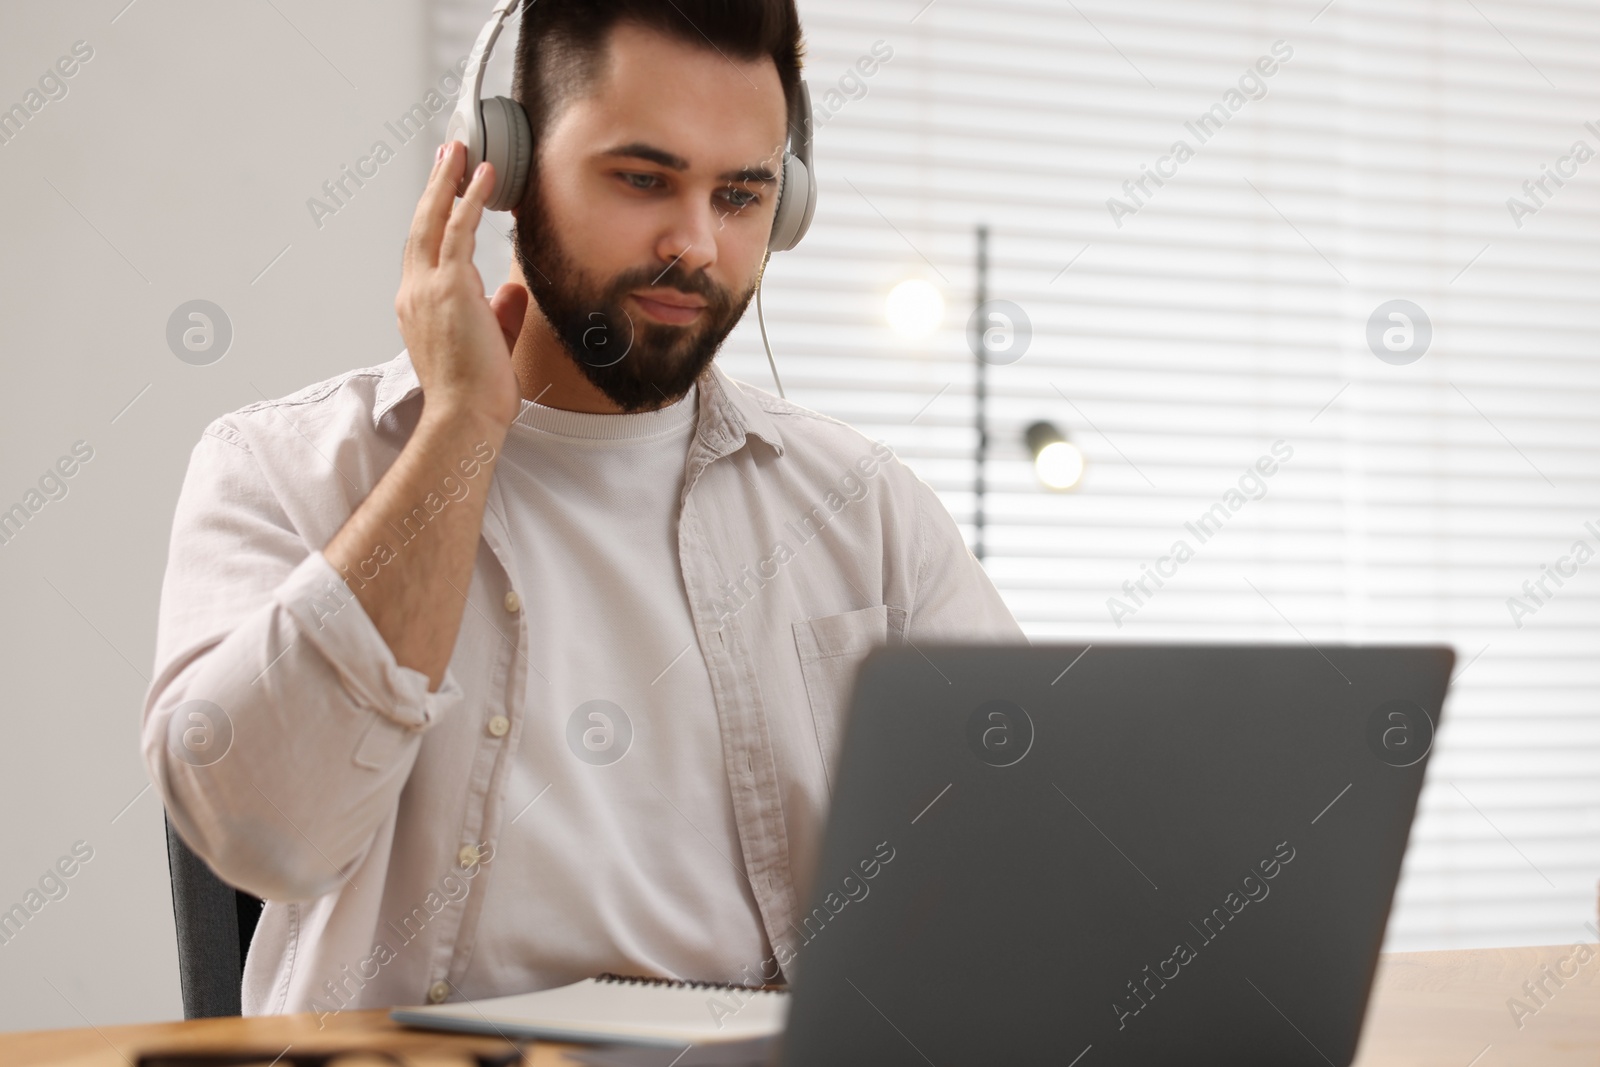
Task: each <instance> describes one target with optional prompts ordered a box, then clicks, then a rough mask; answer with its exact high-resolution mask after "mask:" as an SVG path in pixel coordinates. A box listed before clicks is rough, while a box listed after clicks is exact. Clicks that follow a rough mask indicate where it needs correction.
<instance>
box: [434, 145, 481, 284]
mask: <svg viewBox="0 0 1600 1067" xmlns="http://www.w3.org/2000/svg"><path fill="white" fill-rule="evenodd" d="M493 191H494V164H492V163H480V164H479V165H478V169H477V171H475V172H474V173H473V175H472V181H471V183H470V184H468V186H467V191H466V192H465V193H463V194H462V196H461V203H460V204H457V205H456V208H455V210H454V211H453V212H452V213H451V215H450V221H449V222H448V223H446V224H445V228H444V241H443V242H442V243H441V244H440V246H439V262H441V263H442V262H444V261H446V260H466V261H467V262H469V263H470V262H471V261H472V253H473V249H474V248H476V246H477V241H478V222H479V221H480V220H481V219H482V218H483V205H484V204H485V203H486V202H488V199H489V194H490V193H492V192H493Z"/></svg>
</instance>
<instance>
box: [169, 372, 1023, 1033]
mask: <svg viewBox="0 0 1600 1067" xmlns="http://www.w3.org/2000/svg"><path fill="white" fill-rule="evenodd" d="M697 404H698V421H697V426H696V432H695V436H694V437H693V439H692V440H691V442H690V446H689V451H688V455H687V458H686V461H685V470H684V474H685V477H684V488H683V493H682V497H681V499H680V505H679V517H678V556H679V564H680V567H681V570H682V577H683V582H684V587H685V589H686V590H687V593H688V597H689V601H690V608H691V612H692V615H693V621H694V629H695V634H696V638H697V640H698V643H699V650H700V653H701V654H702V655H703V657H704V659H705V664H706V669H707V671H708V672H709V674H710V677H711V683H712V695H713V698H714V701H715V705H716V709H715V710H716V717H717V721H718V723H719V728H720V731H721V736H722V756H723V759H722V763H723V767H724V770H725V772H726V774H727V780H728V785H729V788H730V791H731V793H732V797H733V807H734V814H735V821H736V824H737V828H738V837H739V844H740V848H741V851H742V855H741V856H738V857H735V859H736V860H737V861H738V862H740V863H741V864H742V867H743V872H744V874H745V876H746V877H747V878H748V879H749V882H750V885H751V888H752V890H753V892H754V895H755V898H756V901H757V904H758V906H759V908H760V912H761V920H762V925H763V927H764V929H765V931H766V934H767V937H768V939H769V941H770V942H771V944H772V945H773V946H774V947H775V948H776V949H777V952H778V956H779V959H780V960H781V959H786V958H789V957H790V956H792V955H793V951H792V950H793V947H795V946H796V945H797V943H798V942H799V940H800V937H799V935H798V934H797V932H796V930H795V928H794V926H793V924H792V921H791V920H792V919H793V918H794V917H795V915H796V913H797V912H798V911H799V910H800V909H801V908H802V907H804V904H805V902H804V901H802V900H800V899H799V894H800V893H801V892H803V891H804V889H803V887H804V884H805V881H806V879H807V877H808V876H809V872H810V867H811V865H812V864H813V863H814V862H815V859H816V856H817V853H818V850H819V848H820V845H821V833H822V829H823V822H824V819H825V817H826V813H827V805H828V796H829V789H830V787H831V784H832V775H833V773H834V770H835V768H836V766H837V758H838V748H839V744H840V741H841V738H842V733H843V725H844V723H843V718H844V716H845V714H846V712H847V711H848V703H849V696H850V684H851V682H852V680H853V677H854V671H855V668H856V665H857V664H858V663H859V661H860V659H861V657H862V656H863V655H864V654H865V653H866V652H867V650H868V649H870V648H871V647H873V646H874V645H876V644H880V643H890V644H901V643H906V642H909V643H913V644H916V643H921V642H925V641H926V642H932V641H951V640H971V641H1007V642H1020V641H1025V640H1026V638H1024V636H1023V634H1022V631H1021V629H1020V628H1019V627H1018V625H1017V623H1016V621H1015V619H1013V617H1012V616H1011V613H1010V612H1009V611H1008V610H1007V608H1006V606H1005V604H1004V603H1003V602H1002V601H1001V599H1000V597H999V594H998V593H996V591H995V589H994V586H993V584H992V583H991V582H990V581H989V579H988V576H987V575H986V574H985V573H984V571H983V568H982V567H981V566H980V565H979V564H978V562H977V561H976V560H975V559H974V558H973V556H972V554H971V552H970V551H969V550H968V549H967V547H966V544H965V542H964V541H963V539H962V537H961V534H960V531H959V530H958V529H957V527H956V525H955V523H954V522H953V521H952V519H951V518H950V516H949V514H948V513H947V512H946V511H945V509H944V507H943V505H942V504H941V503H940V502H939V499H938V497H937V496H936V495H935V494H934V492H933V490H932V489H931V488H930V487H929V486H928V485H927V484H925V483H924V482H922V481H921V480H920V479H918V478H917V477H916V475H914V474H913V473H912V472H911V471H910V469H909V468H907V467H905V466H904V465H903V464H901V463H900V462H899V461H898V460H897V459H895V458H894V457H893V455H892V453H890V451H889V450H888V448H887V447H885V446H884V445H882V444H881V443H877V442H873V441H871V440H869V439H867V438H866V437H865V436H863V435H862V434H860V433H858V432H857V431H855V430H853V429H851V428H850V427H849V426H847V425H845V424H844V423H842V422H839V421H837V420H835V419H831V418H828V417H826V416H823V415H820V414H817V413H816V412H813V411H809V410H807V409H805V408H802V407H799V406H798V405H795V404H792V403H789V402H787V401H784V400H781V399H779V398H777V397H775V396H772V395H770V394H768V393H765V392H763V391H761V390H758V389H755V388H752V387H750V386H747V385H743V384H741V383H737V382H734V381H733V380H731V379H729V378H728V377H727V376H726V375H724V374H723V373H722V372H721V371H720V370H719V369H717V368H716V367H715V366H713V367H711V368H708V369H707V370H706V372H705V373H704V374H703V375H702V376H701V378H700V380H699V390H698V399H697ZM421 406H422V396H421V387H420V385H419V384H418V381H417V377H416V372H415V371H414V370H413V368H412V366H411V361H410V358H409V356H408V355H407V354H405V353H402V354H401V355H400V356H399V357H397V358H396V359H394V360H392V361H390V362H389V363H387V364H384V365H382V366H379V367H372V368H365V369H361V370H356V371H352V372H350V373H348V374H344V375H341V376H339V377H337V378H333V379H330V380H328V381H325V382H321V383H319V384H317V385H313V386H311V387H309V388H307V389H304V390H302V391H301V392H299V393H296V394H294V395H292V396H289V397H285V398H283V399H280V400H273V401H266V402H263V403H259V404H252V405H250V406H249V407H246V408H244V409H242V410H240V411H237V412H234V413H233V414H231V415H227V416H224V417H222V418H220V419H217V420H216V421H215V422H213V423H212V424H211V425H210V426H208V427H207V428H206V431H205V433H204V434H203V435H202V437H201V440H200V442H199V444H197V445H196V446H195V449H194V452H193V455H192V456H191V459H190V465H189V471H188V474H187V476H186V478H185V480H184V485H183V490H182V493H181V494H180V497H179V501H178V507H177V511H176V514H175V516H174V519H173V530H172V542H171V549H170V555H169V560H168V566H167V572H166V577H165V580H164V583H163V587H162V595H161V612H160V624H159V631H158V635H157V643H156V662H155V674H154V679H155V680H154V681H153V682H152V684H151V686H150V690H149V693H148V695H147V697H146V700H145V707H144V726H143V734H142V748H143V754H144V758H145V762H146V764H147V765H148V767H149V769H150V774H151V777H152V779H153V780H154V782H155V785H156V787H157V789H158V790H159V791H160V793H161V796H162V800H163V802H164V803H165V804H166V807H167V811H168V813H169V816H170V818H171V820H172V822H173V825H174V826H175V827H176V828H177V830H178V832H179V834H180V835H181V836H182V837H183V839H184V840H185V841H186V842H188V844H189V845H190V847H191V848H193V849H194V850H195V851H196V852H197V853H198V854H199V855H200V856H202V857H203V858H204V859H205V860H206V862H207V863H209V864H210V865H211V866H212V868H213V869H215V870H216V871H217V873H218V874H220V875H221V876H222V878H223V879H224V880H226V881H228V882H230V883H232V884H233V885H236V886H238V887H240V888H242V889H244V890H246V891H248V892H251V893H254V894H255V895H256V896H259V897H261V898H263V899H264V900H266V901H267V904H266V908H265V910H264V911H263V913H262V917H261V922H260V925H259V926H258V928H257V930H256V934H255V939H254V941H253V942H252V944H251V947H250V955H249V959H248V961H247V963H246V966H245V978H244V989H243V1004H244V1012H245V1014H246V1015H259V1014H268V1013H277V1012H290V1011H320V1012H332V1011H339V1010H343V1009H346V1008H366V1007H376V1006H387V1005H398V1004H415V1003H420V1002H423V1001H430V1000H431V1001H434V1002H438V1001H441V1000H450V999H462V998H464V997H474V998H475V997H481V996H495V995H502V994H509V993H517V992H525V990H522V989H517V988H503V987H501V986H500V984H498V983H497V981H496V977H495V976H494V975H489V976H483V975H479V976H478V981H477V982H476V983H475V988H472V989H463V988H462V987H461V986H460V984H459V983H460V981H461V979H462V977H463V975H464V974H465V973H466V971H467V967H468V964H469V962H470V960H471V957H472V951H473V944H474V938H475V936H476V931H477V929H478V927H479V924H480V919H481V916H482V909H483V906H484V901H485V898H486V896H487V895H488V894H486V893H485V892H484V890H485V888H486V886H487V884H488V883H489V882H490V880H492V879H493V878H494V877H495V870H494V861H493V857H494V847H495V842H496V841H497V840H498V839H500V836H501V834H502V833H505V832H514V830H510V829H509V822H510V820H511V819H512V818H514V817H515V815H516V812H515V811H512V810H509V807H510V805H511V803H512V801H511V798H509V797H508V796H507V795H506V789H505V783H506V781H507V779H508V777H509V774H508V772H509V771H510V769H511V761H512V760H513V759H514V758H515V753H516V751H517V741H518V738H519V736H520V733H521V730H522V727H523V709H524V708H525V707H526V706H527V700H526V691H527V686H528V667H527V664H528V659H527V657H528V653H529V651H530V648H529V641H530V635H529V633H528V632H527V629H526V627H525V625H524V622H523V616H524V614H525V613H523V612H520V611H519V607H520V605H521V602H522V601H523V600H525V599H526V598H528V597H532V596H538V595H539V591H538V590H536V589H521V590H519V589H515V588H513V587H512V582H511V581H510V579H509V577H508V575H509V574H510V573H512V569H511V568H510V567H509V566H508V561H509V559H510V555H509V552H510V549H509V543H510V539H509V537H508V532H507V529H506V524H505V514H506V508H505V504H504V501H503V499H502V498H501V496H500V494H501V492H502V487H501V484H500V482H499V481H498V480H495V479H492V478H491V477H489V476H488V475H486V474H485V469H484V467H483V462H484V461H485V460H487V459H489V458H492V457H493V455H494V451H493V447H492V446H491V445H490V444H489V443H488V442H485V443H484V444H483V445H482V446H480V448H479V450H478V451H477V454H476V455H468V456H463V457H461V458H460V461H459V464H458V469H459V471H460V477H459V478H454V477H453V478H450V479H446V480H445V481H444V482H443V483H441V485H440V486H439V489H438V492H436V493H434V494H431V495H430V496H429V497H428V498H427V499H426V500H425V501H424V502H423V503H422V505H421V506H420V507H419V508H418V509H417V510H416V511H415V512H413V514H412V517H411V518H410V519H407V520H406V522H405V524H404V525H405V529H402V530H396V531H395V534H396V538H395V543H396V544H403V543H405V542H406V541H408V540H410V539H411V538H414V537H416V536H417V534H418V532H419V531H420V530H421V529H422V528H423V527H425V525H426V522H427V520H428V518H429V516H430V514H438V513H439V512H440V511H442V509H443V508H446V507H449V506H450V505H451V504H452V503H453V502H459V501H460V500H463V499H465V498H466V495H467V494H470V493H480V492H481V493H487V494H488V503H487V508H486V510H485V516H484V523H483V531H482V538H481V540H480V542H479V549H478V556H477V561H476V564H475V567H474V571H473V575H472V580H471V582H470V584H469V586H468V587H467V588H466V589H464V590H462V591H461V592H462V593H463V595H464V596H465V597H466V599H467V602H468V604H467V611H466V613H465V618H464V621H463V623H462V629H461V632H460V635H459V637H458V639H457V641H456V645H455V649H454V652H453V654H452V657H451V660H450V664H449V667H448V669H447V671H446V674H445V678H444V681H443V684H442V685H441V686H440V688H439V690H438V691H437V692H429V691H428V680H427V677H426V676H425V675H423V674H422V673H421V672H418V671H415V670H412V669H410V668H407V667H403V666H400V665H399V664H398V663H397V662H396V661H395V659H394V656H393V654H392V653H391V652H390V650H389V648H388V645H387V644H386V643H385V641H384V640H383V638H382V636H381V635H380V634H379V633H378V631H377V629H376V628H375V627H374V626H373V624H372V622H371V620H370V619H369V618H368V617H367V616H366V614H365V612H364V611H363V610H362V608H361V605H360V602H359V601H357V600H356V599H355V597H354V595H353V594H352V592H351V588H352V586H353V585H354V584H355V583H357V582H359V581H362V580H365V579H370V578H372V577H373V576H375V575H376V574H377V573H378V572H379V569H380V568H381V567H382V565H383V563H384V562H385V561H386V560H385V558H384V557H383V556H382V554H378V555H375V556H374V557H373V558H371V559H369V560H367V561H364V562H363V563H362V564H361V565H359V567H358V568H357V569H356V570H353V571H351V572H349V573H344V574H342V573H340V572H339V571H336V570H335V569H334V568H333V566H332V565H331V564H330V563H329V562H328V561H327V559H326V558H325V557H324V556H323V555H322V553H321V551H320V548H321V546H323V545H325V544H327V543H328V541H329V540H331V539H332V537H333V535H334V534H335V533H336V532H338V530H339V528H340V527H341V526H342V525H343V524H344V522H345V520H346V519H347V518H348V517H349V516H350V514H351V513H352V512H353V511H354V510H355V508H356V507H357V506H359V504H360V503H361V502H362V501H363V500H364V499H365V498H366V496H367V494H368V493H369V492H371V490H372V489H373V487H374V486H375V485H376V484H377V482H378V480H379V479H380V478H381V477H382V476H383V474H384V472H385V471H386V470H388V468H389V466H390V464H391V463H393V462H394V460H395V459H396V458H397V457H398V455H399V454H400V451H401V449H402V448H403V447H404V446H405V443H406V441H407V440H408V438H409V437H410V434H411V432H412V430H413V429H414V428H415V426H416V423H417V419H418V416H419V414H420V412H421ZM643 814H644V817H649V813H643ZM662 825H663V832H673V833H676V832H680V831H681V829H682V827H681V825H674V824H672V823H671V822H670V821H668V820H663V824H662ZM581 860H582V857H551V862H573V863H576V862H581ZM495 899H496V902H497V903H496V906H497V907H505V908H511V909H515V908H516V907H517V906H518V905H517V894H516V893H515V891H514V889H513V890H512V891H509V892H507V891H500V892H497V893H496V894H495ZM502 921H504V920H502ZM509 921H511V922H515V921H516V917H515V916H514V915H513V916H511V917H509ZM786 950H787V951H786ZM510 984H511V983H509V982H507V983H506V985H510Z"/></svg>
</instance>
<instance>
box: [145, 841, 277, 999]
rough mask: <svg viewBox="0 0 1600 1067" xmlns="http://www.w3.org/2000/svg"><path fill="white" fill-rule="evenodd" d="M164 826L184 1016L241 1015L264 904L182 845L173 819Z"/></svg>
mask: <svg viewBox="0 0 1600 1067" xmlns="http://www.w3.org/2000/svg"><path fill="white" fill-rule="evenodd" d="M166 824H167V868H168V870H170V871H171V873H172V915H173V918H174V920H176V925H177V928H178V977H179V981H180V984H181V985H182V987H183V1017H184V1018H185V1019H207V1018H211V1017H213V1016H218V1015H238V1014H239V1013H240V998H239V990H240V986H241V985H242V984H243V982H244V960H245V954H246V953H247V952H248V951H249V949H250V938H251V937H252V936H253V935H254V934H255V931H256V921H257V920H258V919H259V918H260V917H261V907H262V903H261V901H260V900H259V899H257V898H256V897H253V896H251V895H250V894H249V893H246V892H244V891H243V890H239V889H234V888H233V887H232V886H230V885H228V884H227V883H226V882H224V881H223V880H222V879H220V878H218V877H217V875H216V873H215V872H214V871H212V869H211V868H210V867H208V866H206V862H205V861H204V860H202V859H201V858H200V857H199V856H197V855H195V854H194V852H193V851H192V850H191V849H190V848H189V846H188V845H186V844H184V843H183V839H182V838H181V837H179V836H178V833H177V831H176V830H174V829H173V828H172V821H171V820H170V819H167V820H166Z"/></svg>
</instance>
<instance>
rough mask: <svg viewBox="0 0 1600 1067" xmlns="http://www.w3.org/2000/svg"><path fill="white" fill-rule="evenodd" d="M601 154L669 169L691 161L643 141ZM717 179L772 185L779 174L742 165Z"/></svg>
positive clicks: (744, 183)
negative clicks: (645, 162) (637, 160)
mask: <svg viewBox="0 0 1600 1067" xmlns="http://www.w3.org/2000/svg"><path fill="white" fill-rule="evenodd" d="M600 154H601V155H602V156H605V157H609V158H613V159H618V158H620V159H642V160H645V161H647V162H650V163H656V164H659V165H660V166H663V167H666V168H667V169H668V170H679V171H682V170H688V169H689V161H688V160H687V159H684V158H683V157H682V156H678V155H673V154H672V153H671V152H668V151H666V150H665V149H661V148H657V147H655V146H654V145H648V144H645V143H643V142H642V141H635V142H633V143H632V144H624V145H618V146H617V147H615V148H608V149H606V150H605V151H604V152H602V153H600ZM717 180H718V181H723V182H730V183H734V184H738V185H762V184H768V185H770V184H771V183H773V182H776V181H777V180H778V174H777V172H776V171H775V170H773V169H772V168H771V167H766V166H755V167H740V168H739V169H738V170H730V171H728V172H727V173H726V174H721V175H719V176H718V178H717Z"/></svg>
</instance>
